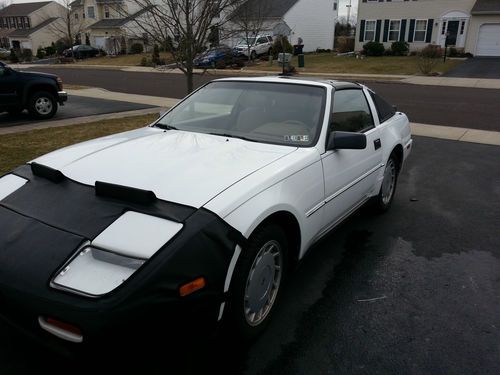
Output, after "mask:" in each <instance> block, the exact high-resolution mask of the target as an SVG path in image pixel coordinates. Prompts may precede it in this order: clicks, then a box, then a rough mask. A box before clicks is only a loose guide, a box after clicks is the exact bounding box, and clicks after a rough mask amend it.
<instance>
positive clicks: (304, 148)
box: [0, 77, 412, 343]
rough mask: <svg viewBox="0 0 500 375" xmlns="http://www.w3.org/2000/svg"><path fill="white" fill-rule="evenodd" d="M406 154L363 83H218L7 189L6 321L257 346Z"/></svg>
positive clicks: (392, 123)
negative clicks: (222, 326)
mask: <svg viewBox="0 0 500 375" xmlns="http://www.w3.org/2000/svg"><path fill="white" fill-rule="evenodd" d="M411 145H412V139H411V133H410V126H409V123H408V118H407V117H406V115H404V114H403V113H401V112H397V111H395V109H394V108H393V107H392V106H391V105H389V104H387V103H386V102H385V101H384V100H383V99H382V98H381V97H379V96H378V95H377V94H375V93H374V92H373V91H371V90H370V89H368V88H367V87H365V86H363V85H360V84H355V83H349V82H339V81H326V80H325V81H320V80H316V81H314V80H302V79H293V78H287V77H267V78H230V79H219V80H216V81H213V82H210V83H208V84H207V85H205V86H203V87H201V88H200V89H199V90H197V91H195V92H194V93H193V94H191V95H190V96H188V97H187V98H185V99H184V100H183V101H181V102H180V103H179V104H178V105H176V106H175V107H174V108H172V109H171V110H170V111H168V112H167V113H166V114H165V115H163V116H162V117H161V118H160V119H158V120H157V121H155V122H154V123H153V124H151V125H150V126H148V127H145V128H142V129H139V130H134V131H130V132H126V133H122V134H116V135H112V136H108V137H104V138H100V139H96V140H93V141H89V142H85V143H81V144H78V145H74V146H70V147H67V148H64V149H61V150H58V151H55V152H52V153H50V154H48V155H45V156H42V157H40V158H38V159H36V160H34V161H33V162H31V163H29V164H27V165H24V166H21V167H19V168H17V169H15V170H14V171H12V172H11V173H9V174H7V175H5V176H3V177H1V178H0V314H1V315H3V316H5V317H7V318H8V319H9V320H10V321H13V322H16V323H17V324H18V325H22V326H25V327H29V328H30V329H31V330H32V331H33V332H38V333H39V334H41V335H47V337H48V336H50V334H52V335H55V336H57V337H58V338H60V339H63V340H66V341H70V342H73V343H82V342H86V343H87V342H89V343H92V342H97V341H101V342H102V340H107V339H117V338H118V337H121V336H123V335H124V334H125V333H126V335H125V336H127V337H128V336H129V335H130V334H132V333H137V334H141V333H146V334H148V333H149V332H151V330H154V331H156V332H157V331H158V330H159V329H160V328H163V329H165V330H166V332H169V331H168V330H169V329H171V326H174V328H178V327H182V324H181V322H183V321H185V320H187V321H188V324H192V323H193V321H196V322H200V320H204V321H205V322H214V323H215V322H218V321H225V322H227V324H231V325H233V326H234V328H235V330H237V331H238V332H239V333H240V334H242V335H243V336H246V337H252V336H255V335H257V334H258V333H259V332H260V331H261V330H262V329H263V328H264V327H265V325H266V323H267V322H268V321H269V319H270V316H271V313H272V311H273V306H274V305H275V302H276V301H277V296H278V294H279V292H280V289H281V286H282V284H283V283H282V281H283V279H284V277H285V275H286V274H287V272H288V271H289V270H290V269H291V268H292V267H293V266H294V265H295V264H296V263H297V262H298V261H299V260H300V259H301V258H302V257H303V256H304V254H305V253H306V252H307V250H308V249H309V248H310V247H311V245H312V244H313V243H314V242H316V241H318V240H319V239H320V238H321V237H322V236H324V235H325V234H326V233H328V231H329V230H330V229H332V228H333V227H335V226H336V225H337V224H339V223H340V222H341V221H342V220H343V219H345V218H346V217H347V216H348V215H349V214H351V213H352V212H353V211H355V210H356V209H357V208H358V207H360V206H361V205H363V204H364V203H365V202H367V201H368V200H370V199H371V200H372V201H373V203H374V205H375V206H377V207H378V208H379V209H380V210H387V209H388V208H389V206H390V205H391V202H392V200H393V197H394V192H395V189H396V182H397V178H398V174H399V173H400V171H401V169H402V167H403V164H404V161H405V160H406V158H407V157H408V155H409V153H410V150H411ZM193 316H194V317H195V318H192V317H193ZM202 317H203V318H204V319H201V318H202ZM139 322H140V323H139ZM47 332H48V333H47Z"/></svg>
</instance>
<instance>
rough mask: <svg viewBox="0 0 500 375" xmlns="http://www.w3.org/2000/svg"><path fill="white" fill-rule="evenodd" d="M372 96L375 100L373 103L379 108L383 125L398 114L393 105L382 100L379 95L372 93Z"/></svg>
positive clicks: (378, 112) (379, 115) (379, 116)
mask: <svg viewBox="0 0 500 375" xmlns="http://www.w3.org/2000/svg"><path fill="white" fill-rule="evenodd" d="M370 95H371V97H372V99H373V102H374V103H375V107H376V108H377V114H378V119H379V121H380V123H381V124H382V123H383V122H385V121H387V120H389V119H390V118H391V117H392V116H394V115H395V114H396V111H395V110H394V108H393V107H392V105H390V104H389V103H387V102H386V101H385V100H384V99H382V97H380V96H378V95H377V94H375V93H374V92H371V91H370Z"/></svg>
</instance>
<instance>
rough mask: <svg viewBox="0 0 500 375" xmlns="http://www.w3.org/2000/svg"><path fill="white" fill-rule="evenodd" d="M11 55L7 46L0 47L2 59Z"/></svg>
mask: <svg viewBox="0 0 500 375" xmlns="http://www.w3.org/2000/svg"><path fill="white" fill-rule="evenodd" d="M9 56H10V51H9V50H8V49H5V48H0V59H8V58H9Z"/></svg>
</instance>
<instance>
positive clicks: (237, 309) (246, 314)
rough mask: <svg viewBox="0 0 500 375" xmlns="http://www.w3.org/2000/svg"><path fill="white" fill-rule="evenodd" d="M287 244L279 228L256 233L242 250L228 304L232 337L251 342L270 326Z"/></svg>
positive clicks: (271, 225)
mask: <svg viewBox="0 0 500 375" xmlns="http://www.w3.org/2000/svg"><path fill="white" fill-rule="evenodd" d="M287 249H288V244H287V241H286V236H285V233H284V231H283V229H282V228H281V227H279V226H278V225H276V224H270V225H266V226H264V227H262V228H260V229H258V230H257V232H255V233H254V234H253V235H252V236H251V237H250V239H249V241H248V244H247V246H245V248H244V249H243V250H242V253H241V255H240V259H239V260H238V264H237V266H236V269H235V273H234V275H235V276H234V278H233V286H232V288H231V297H230V304H229V319H230V325H231V326H232V327H233V328H234V329H235V333H236V334H237V335H238V336H239V337H241V338H243V339H245V340H252V339H254V338H256V337H257V336H259V335H260V334H261V333H262V332H263V331H264V330H265V328H266V326H267V325H268V324H269V321H270V319H271V316H272V313H273V311H274V307H275V305H276V303H277V300H278V297H279V294H280V290H281V286H282V285H283V280H284V277H285V272H286V268H287V267H286V264H287V262H286V261H287Z"/></svg>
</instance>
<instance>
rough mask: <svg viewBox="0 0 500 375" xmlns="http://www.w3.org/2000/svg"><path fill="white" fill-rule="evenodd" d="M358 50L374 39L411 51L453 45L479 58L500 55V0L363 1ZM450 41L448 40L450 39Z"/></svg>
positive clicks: (387, 46)
mask: <svg viewBox="0 0 500 375" xmlns="http://www.w3.org/2000/svg"><path fill="white" fill-rule="evenodd" d="M358 24H359V27H358V29H357V31H356V45H355V49H356V50H357V51H359V50H362V49H363V44H365V43H366V42H368V41H371V40H374V41H378V42H381V43H383V44H384V46H385V48H390V46H391V44H392V43H393V42H394V41H398V40H399V41H405V42H408V43H409V45H410V50H419V49H422V48H423V47H425V46H426V45H427V44H429V43H432V44H438V45H441V46H442V47H444V46H445V43H446V40H448V46H453V47H455V48H457V49H460V50H462V51H464V52H469V53H471V54H473V55H476V56H500V0H411V1H410V0H392V1H391V0H385V1H384V0H361V1H360V3H359V7H358ZM447 38H448V39H447Z"/></svg>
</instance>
